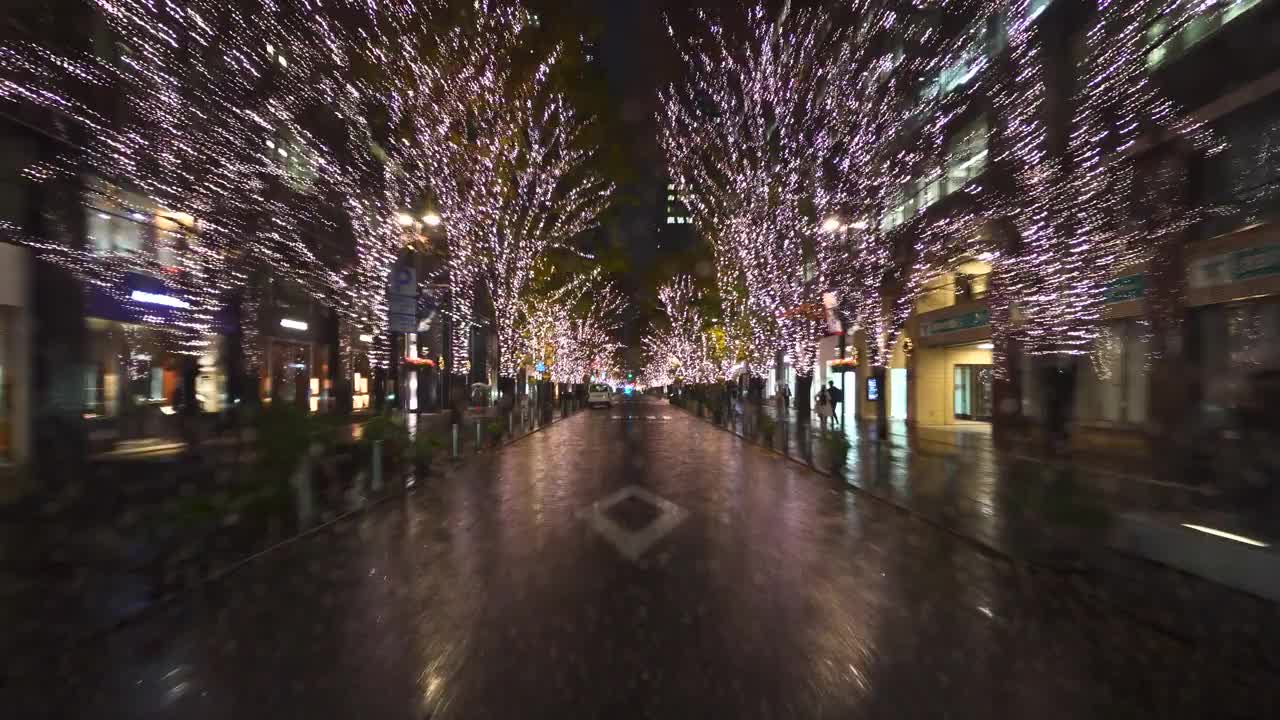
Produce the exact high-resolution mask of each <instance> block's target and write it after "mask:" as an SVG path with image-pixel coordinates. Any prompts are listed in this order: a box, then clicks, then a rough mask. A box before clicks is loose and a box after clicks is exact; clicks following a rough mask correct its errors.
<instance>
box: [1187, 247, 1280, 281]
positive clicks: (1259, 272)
mask: <svg viewBox="0 0 1280 720" xmlns="http://www.w3.org/2000/svg"><path fill="white" fill-rule="evenodd" d="M1271 275H1280V245H1264V246H1262V247H1253V248H1245V249H1244V250H1236V251H1234V252H1229V253H1224V254H1222V255H1213V256H1210V257H1205V258H1198V259H1196V260H1194V261H1192V263H1191V287H1197V288H1207V287H1217V286H1219V285H1230V284H1231V283H1236V282H1241V281H1243V280H1252V279H1254V278H1260V277H1268V276H1271Z"/></svg>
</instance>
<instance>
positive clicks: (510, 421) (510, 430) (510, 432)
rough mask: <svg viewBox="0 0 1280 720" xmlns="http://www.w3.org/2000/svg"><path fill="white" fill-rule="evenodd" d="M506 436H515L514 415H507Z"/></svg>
mask: <svg viewBox="0 0 1280 720" xmlns="http://www.w3.org/2000/svg"><path fill="white" fill-rule="evenodd" d="M507 436H508V437H515V436H516V415H515V413H507Z"/></svg>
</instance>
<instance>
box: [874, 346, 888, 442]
mask: <svg viewBox="0 0 1280 720" xmlns="http://www.w3.org/2000/svg"><path fill="white" fill-rule="evenodd" d="M888 375H889V369H888V368H886V367H885V366H884V365H875V366H872V368H871V377H872V378H873V379H874V380H875V383H876V399H875V405H876V439H877V440H879V441H880V442H882V443H883V442H887V441H888V440H889V406H888V403H886V402H885V398H886V395H887V393H886V392H885V379H886V378H887V377H888Z"/></svg>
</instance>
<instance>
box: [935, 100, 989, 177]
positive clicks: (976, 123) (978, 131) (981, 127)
mask: <svg viewBox="0 0 1280 720" xmlns="http://www.w3.org/2000/svg"><path fill="white" fill-rule="evenodd" d="M986 169H987V118H986V116H985V115H981V116H979V117H977V118H975V119H974V120H973V121H972V122H970V123H969V124H967V125H965V126H964V127H963V128H961V130H960V131H959V132H957V133H956V134H955V135H953V136H952V137H951V140H950V141H948V143H947V175H946V186H945V188H944V189H943V193H944V194H950V193H953V192H955V191H957V190H959V189H960V188H962V187H964V186H965V185H967V184H968V183H969V182H970V181H971V180H973V179H974V178H976V177H978V176H979V175H981V174H982V173H983V172H985V171H986Z"/></svg>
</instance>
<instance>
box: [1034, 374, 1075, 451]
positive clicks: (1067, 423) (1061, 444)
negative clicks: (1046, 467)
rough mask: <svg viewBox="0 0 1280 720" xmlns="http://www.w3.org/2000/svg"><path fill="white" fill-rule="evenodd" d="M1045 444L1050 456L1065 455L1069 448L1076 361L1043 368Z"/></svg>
mask: <svg viewBox="0 0 1280 720" xmlns="http://www.w3.org/2000/svg"><path fill="white" fill-rule="evenodd" d="M1041 377H1042V378H1044V382H1043V385H1044V390H1043V392H1044V398H1045V401H1044V436H1045V437H1044V440H1045V451H1046V452H1047V453H1048V454H1049V455H1058V454H1060V453H1064V452H1065V451H1066V450H1067V449H1068V448H1069V447H1070V441H1071V414H1072V410H1073V407H1074V404H1075V403H1074V400H1075V391H1076V360H1075V358H1074V357H1068V358H1062V359H1058V360H1057V361H1056V362H1054V363H1052V364H1049V365H1046V366H1045V367H1044V368H1043V374H1042V375H1041Z"/></svg>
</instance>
